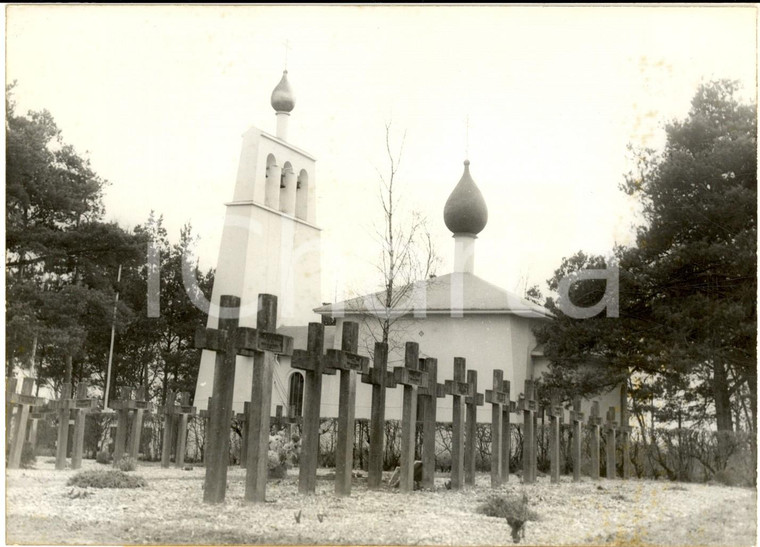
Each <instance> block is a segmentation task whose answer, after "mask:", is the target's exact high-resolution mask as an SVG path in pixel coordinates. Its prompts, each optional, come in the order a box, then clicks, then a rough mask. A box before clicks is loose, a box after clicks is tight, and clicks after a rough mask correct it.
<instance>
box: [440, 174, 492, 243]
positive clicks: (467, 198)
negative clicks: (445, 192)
mask: <svg viewBox="0 0 760 547" xmlns="http://www.w3.org/2000/svg"><path fill="white" fill-rule="evenodd" d="M443 221H444V222H445V223H446V227H447V228H448V229H449V230H451V231H452V232H453V233H454V234H472V235H477V234H479V233H480V232H481V231H482V230H483V228H485V227H486V223H487V222H488V207H486V201H485V200H484V199H483V194H481V193H480V190H479V189H478V187H477V185H476V184H475V181H473V180H472V177H471V176H470V160H465V162H464V173H463V174H462V178H461V179H460V180H459V184H457V185H456V187H455V188H454V190H453V191H452V192H451V195H450V196H449V199H448V200H446V205H445V206H444V208H443Z"/></svg>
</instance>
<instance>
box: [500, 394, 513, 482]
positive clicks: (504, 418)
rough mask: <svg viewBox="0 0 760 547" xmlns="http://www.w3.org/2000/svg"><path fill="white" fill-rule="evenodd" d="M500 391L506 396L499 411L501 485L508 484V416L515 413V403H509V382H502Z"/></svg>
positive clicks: (509, 448) (509, 436) (510, 446)
mask: <svg viewBox="0 0 760 547" xmlns="http://www.w3.org/2000/svg"><path fill="white" fill-rule="evenodd" d="M501 390H502V391H503V392H504V394H505V396H506V401H505V403H504V405H503V406H502V409H501V462H500V465H499V467H500V468H501V483H502V484H507V483H508V482H509V458H510V455H511V453H512V423H511V420H510V414H512V412H514V411H515V407H516V404H515V401H510V391H511V384H510V382H509V380H504V381H503V382H502V384H501Z"/></svg>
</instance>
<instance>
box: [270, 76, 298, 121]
mask: <svg viewBox="0 0 760 547" xmlns="http://www.w3.org/2000/svg"><path fill="white" fill-rule="evenodd" d="M295 106H296V99H295V97H294V96H293V90H292V89H291V87H290V82H288V71H287V70H283V71H282V79H281V80H280V83H279V84H277V87H275V88H274V91H272V108H274V109H275V112H290V111H292V110H293V107H295Z"/></svg>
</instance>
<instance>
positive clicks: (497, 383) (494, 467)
mask: <svg viewBox="0 0 760 547" xmlns="http://www.w3.org/2000/svg"><path fill="white" fill-rule="evenodd" d="M503 384H504V371H503V370H494V371H493V389H487V390H486V394H485V402H486V403H489V404H490V405H491V488H498V487H499V486H501V443H502V439H501V431H502V426H501V407H502V406H503V405H504V404H505V403H507V394H506V393H504V392H503V391H502V389H501V388H502V386H503ZM507 404H508V403H507Z"/></svg>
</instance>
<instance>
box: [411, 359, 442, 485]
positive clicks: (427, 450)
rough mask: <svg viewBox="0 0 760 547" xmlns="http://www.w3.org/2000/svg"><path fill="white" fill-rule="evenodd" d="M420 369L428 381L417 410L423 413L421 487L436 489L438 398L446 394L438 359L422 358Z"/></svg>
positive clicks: (420, 390)
mask: <svg viewBox="0 0 760 547" xmlns="http://www.w3.org/2000/svg"><path fill="white" fill-rule="evenodd" d="M420 370H422V371H423V372H425V373H426V374H427V383H426V384H425V385H422V386H420V387H419V389H418V390H417V412H418V415H419V413H421V414H422V483H421V485H420V486H421V487H422V488H424V489H427V490H435V426H436V419H437V414H438V409H437V406H438V405H437V402H438V401H437V400H438V399H439V398H440V397H445V396H446V391H445V389H444V386H443V384H439V383H438V359H436V358H434V357H426V358H425V359H420Z"/></svg>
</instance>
